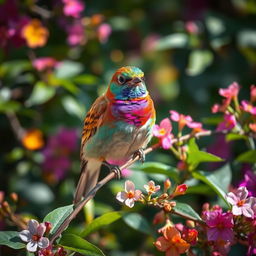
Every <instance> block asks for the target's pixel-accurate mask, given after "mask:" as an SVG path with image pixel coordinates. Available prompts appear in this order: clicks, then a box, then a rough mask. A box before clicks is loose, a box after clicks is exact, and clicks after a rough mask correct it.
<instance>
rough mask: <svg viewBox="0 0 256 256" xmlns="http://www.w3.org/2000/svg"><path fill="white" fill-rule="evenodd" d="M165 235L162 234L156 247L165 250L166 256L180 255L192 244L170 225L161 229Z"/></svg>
mask: <svg viewBox="0 0 256 256" xmlns="http://www.w3.org/2000/svg"><path fill="white" fill-rule="evenodd" d="M161 232H162V234H163V236H160V237H159V238H158V239H157V240H156V242H155V246H156V248H157V249H158V250H159V251H161V252H165V255H166V256H179V255H180V254H182V253H185V252H186V251H187V250H188V249H189V247H190V244H189V243H187V242H186V241H185V240H183V239H182V238H181V234H180V232H179V231H178V230H177V229H176V228H175V227H172V226H170V225H168V226H167V227H166V228H164V229H162V230H161Z"/></svg>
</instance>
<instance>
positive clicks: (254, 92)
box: [251, 85, 256, 102]
mask: <svg viewBox="0 0 256 256" xmlns="http://www.w3.org/2000/svg"><path fill="white" fill-rule="evenodd" d="M255 101H256V86H255V85H251V102H255Z"/></svg>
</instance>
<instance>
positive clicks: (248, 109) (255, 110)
mask: <svg viewBox="0 0 256 256" xmlns="http://www.w3.org/2000/svg"><path fill="white" fill-rule="evenodd" d="M241 104H242V106H241V108H242V110H243V111H245V112H248V113H251V114H252V115H256V107H254V106H253V105H252V104H250V103H249V102H248V101H247V100H243V101H242V102H241Z"/></svg>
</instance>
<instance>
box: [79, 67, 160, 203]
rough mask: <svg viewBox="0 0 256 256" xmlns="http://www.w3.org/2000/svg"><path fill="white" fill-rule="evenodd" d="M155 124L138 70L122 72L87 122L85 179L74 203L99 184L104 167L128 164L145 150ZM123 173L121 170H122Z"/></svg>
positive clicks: (83, 153) (83, 157) (83, 144)
mask: <svg viewBox="0 0 256 256" xmlns="http://www.w3.org/2000/svg"><path fill="white" fill-rule="evenodd" d="M154 124H155V109H154V103H153V101H152V99H151V97H150V96H149V93H148V91H147V88H146V85H145V79H144V73H143V72H142V71H141V70H140V69H139V68H137V67H130V66H127V67H122V68H119V69H118V70H117V71H116V72H115V74H114V75H113V77H112V79H111V82H110V84H109V86H108V89H107V91H106V93H105V94H103V95H102V96H100V97H99V98H97V99H96V101H95V102H94V103H93V105H92V107H91V109H90V110H89V112H88V113H87V115H86V117H85V120H84V127H83V133H82V142H81V152H80V157H81V176H80V179H79V182H78V185H77V188H76V193H75V197H74V203H75V204H76V203H78V202H79V201H80V200H81V199H82V197H83V196H85V195H86V194H87V193H88V192H89V191H90V190H91V189H92V188H93V187H94V186H95V185H96V184H97V181H98V177H99V172H100V168H101V165H102V164H105V165H107V166H108V167H110V169H111V168H112V167H113V165H110V164H108V163H113V162H118V163H120V162H125V161H127V160H128V159H130V158H131V157H133V156H134V155H136V154H139V155H140V157H141V160H143V158H144V155H143V150H142V149H143V148H145V147H146V145H147V144H148V142H149V141H150V139H151V136H152V128H153V126H154ZM119 171H120V170H119Z"/></svg>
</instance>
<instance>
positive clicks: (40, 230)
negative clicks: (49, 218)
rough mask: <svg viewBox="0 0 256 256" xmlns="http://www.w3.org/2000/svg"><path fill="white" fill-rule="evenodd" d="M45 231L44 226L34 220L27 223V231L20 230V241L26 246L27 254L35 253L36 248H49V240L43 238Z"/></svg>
mask: <svg viewBox="0 0 256 256" xmlns="http://www.w3.org/2000/svg"><path fill="white" fill-rule="evenodd" d="M45 230H46V227H45V224H44V223H41V224H39V223H38V222H37V221H36V220H33V219H32V220H30V221H29V222H28V229H26V230H22V231H21V232H20V233H19V236H20V239H21V240H22V241H24V242H26V243H28V244H27V250H28V251H29V252H36V251H37V247H39V248H43V249H44V248H47V247H48V246H49V239H48V238H46V237H43V235H44V232H45Z"/></svg>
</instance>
